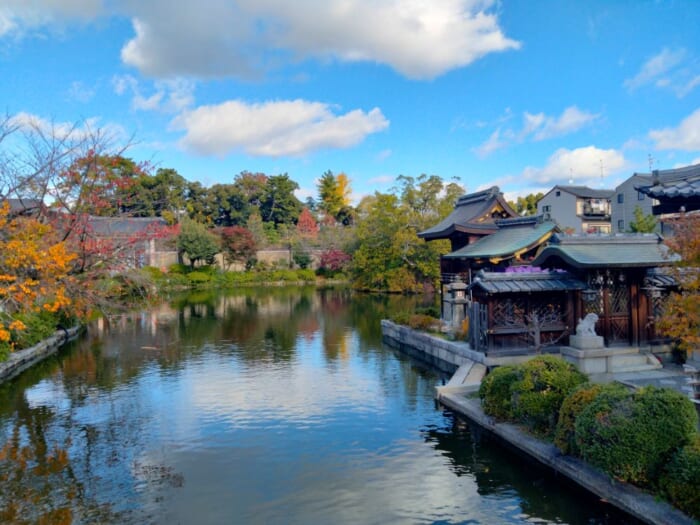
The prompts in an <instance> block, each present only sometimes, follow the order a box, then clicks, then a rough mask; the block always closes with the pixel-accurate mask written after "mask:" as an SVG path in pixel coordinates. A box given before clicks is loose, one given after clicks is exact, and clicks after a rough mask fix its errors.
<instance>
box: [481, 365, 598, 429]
mask: <svg viewBox="0 0 700 525" xmlns="http://www.w3.org/2000/svg"><path fill="white" fill-rule="evenodd" d="M585 381H586V376H585V375H583V374H582V373H581V372H579V371H578V370H576V368H575V367H574V366H573V365H572V364H570V363H567V362H566V361H564V360H563V359H561V358H559V357H555V356H552V355H542V356H538V357H536V358H534V359H531V360H530V361H528V362H526V363H524V364H522V365H517V366H501V367H498V368H495V369H494V370H493V371H492V372H491V373H490V374H489V375H487V376H486V377H485V378H484V380H483V381H482V382H481V386H480V387H479V397H480V398H481V401H482V406H483V409H484V412H485V413H486V414H488V415H490V416H493V417H495V418H498V419H503V420H511V421H516V422H518V423H522V424H524V425H525V426H527V427H528V428H529V429H530V430H531V431H533V432H535V433H538V434H543V435H546V436H550V435H552V434H553V433H554V430H555V428H556V424H557V421H558V419H559V409H560V407H561V404H562V403H563V401H564V399H565V398H566V396H567V395H568V394H569V393H570V392H571V391H572V390H573V389H574V388H576V386H578V385H580V384H581V383H584V382H585Z"/></svg>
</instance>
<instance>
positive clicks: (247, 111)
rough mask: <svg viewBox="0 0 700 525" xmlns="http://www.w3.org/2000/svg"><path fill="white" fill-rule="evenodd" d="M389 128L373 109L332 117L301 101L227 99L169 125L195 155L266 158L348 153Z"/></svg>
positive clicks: (319, 105) (324, 107) (328, 110)
mask: <svg viewBox="0 0 700 525" xmlns="http://www.w3.org/2000/svg"><path fill="white" fill-rule="evenodd" d="M388 126H389V121H388V120H387V119H386V118H385V117H384V115H383V114H382V112H381V110H379V109H378V108H374V109H372V110H371V111H369V112H367V113H365V112H364V111H362V110H359V109H356V110H353V111H350V112H348V113H345V114H343V115H335V114H334V113H333V112H332V110H331V107H330V106H328V105H327V104H323V103H321V102H309V101H305V100H289V101H275V102H265V103H261V104H247V103H245V102H243V101H240V100H231V101H228V102H224V103H222V104H218V105H212V106H200V107H198V108H196V109H194V110H191V111H185V112H184V113H182V114H181V115H180V116H178V117H176V118H175V119H174V120H173V121H172V123H171V129H175V130H185V136H184V137H183V139H182V140H181V145H182V146H184V147H185V148H186V149H189V150H192V151H195V152H197V153H199V154H202V155H217V156H225V155H227V154H229V153H232V152H234V151H244V152H246V153H248V154H251V155H260V156H269V157H279V156H284V155H293V156H297V155H304V154H306V153H309V152H311V151H315V150H318V149H323V148H347V147H350V146H354V145H355V144H358V143H360V142H361V141H362V140H363V139H364V138H365V137H366V136H367V135H369V134H372V133H376V132H378V131H382V130H384V129H386V128H387V127H388Z"/></svg>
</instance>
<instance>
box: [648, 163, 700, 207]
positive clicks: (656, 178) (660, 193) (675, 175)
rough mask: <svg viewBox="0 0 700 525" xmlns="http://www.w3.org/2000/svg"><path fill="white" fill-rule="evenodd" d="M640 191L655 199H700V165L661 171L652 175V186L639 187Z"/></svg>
mask: <svg viewBox="0 0 700 525" xmlns="http://www.w3.org/2000/svg"><path fill="white" fill-rule="evenodd" d="M637 189H638V190H639V191H641V192H642V193H645V194H647V195H649V196H650V197H653V198H655V199H660V200H661V199H677V198H681V199H682V198H687V199H690V198H698V197H700V164H695V165H693V166H685V167H683V168H676V169H672V170H659V171H655V172H654V173H653V174H652V180H651V184H650V185H648V186H639V187H637Z"/></svg>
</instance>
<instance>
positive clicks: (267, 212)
mask: <svg viewBox="0 0 700 525" xmlns="http://www.w3.org/2000/svg"><path fill="white" fill-rule="evenodd" d="M298 189H299V184H297V183H296V182H294V181H293V180H292V179H290V178H289V175H287V174H286V173H284V174H282V175H274V176H272V177H268V179H267V183H266V184H265V188H264V190H263V194H262V197H261V201H260V215H261V217H262V219H263V221H265V222H271V223H274V224H276V225H277V224H295V223H296V220H297V218H298V217H299V213H301V208H302V205H301V202H300V201H299V199H297V198H296V196H295V195H294V191H296V190H298Z"/></svg>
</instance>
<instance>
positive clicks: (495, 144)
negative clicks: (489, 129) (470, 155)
mask: <svg viewBox="0 0 700 525" xmlns="http://www.w3.org/2000/svg"><path fill="white" fill-rule="evenodd" d="M508 131H509V130H507V131H506V134H507V135H508V136H507V137H506V140H504V138H503V137H501V129H500V128H498V129H497V130H496V131H494V132H493V133H491V135H490V136H489V138H488V139H486V141H485V142H484V143H482V144H480V145H479V146H477V147H476V148H474V152H475V153H476V154H477V155H478V156H479V157H482V158H483V157H488V156H489V155H491V153H493V152H494V151H497V150H499V149H503V148H505V147H506V146H508V144H509V143H510V142H511V140H512V138H513V134H512V133H508Z"/></svg>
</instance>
